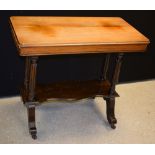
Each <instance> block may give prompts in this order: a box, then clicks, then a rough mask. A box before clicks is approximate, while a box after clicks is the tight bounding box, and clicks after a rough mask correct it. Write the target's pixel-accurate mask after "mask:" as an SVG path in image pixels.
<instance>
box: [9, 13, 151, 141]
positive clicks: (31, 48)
mask: <svg viewBox="0 0 155 155" xmlns="http://www.w3.org/2000/svg"><path fill="white" fill-rule="evenodd" d="M10 25H11V30H12V34H13V38H14V40H15V44H16V46H17V48H18V51H19V55H20V56H22V57H25V58H26V68H25V80H24V87H23V88H22V91H21V92H22V99H23V102H24V104H25V105H26V107H27V111H28V124H29V132H30V134H31V136H32V138H33V139H36V138H37V129H36V125H35V124H36V123H35V106H36V105H38V103H41V102H44V101H47V99H51V98H61V99H77V100H78V99H83V98H94V97H95V96H102V97H103V99H104V100H105V101H106V107H107V108H106V111H107V120H108V122H109V124H110V126H111V128H113V129H114V128H115V124H116V123H117V120H116V118H115V112H114V108H115V97H117V96H118V94H117V92H116V91H115V86H116V84H117V82H118V77H119V72H120V68H121V63H122V58H123V54H124V53H129V52H132V53H133V52H143V51H145V50H146V48H147V45H148V44H149V40H148V39H147V38H146V37H145V36H143V35H142V34H141V33H140V32H138V31H137V30H136V29H135V28H133V27H132V26H131V25H130V24H128V23H127V22H126V21H124V20H123V19H122V18H120V17H34V16H29V17H28V16H23V17H20V16H13V17H10ZM86 53H87V54H92V53H104V54H106V59H105V61H104V62H105V63H104V69H103V71H102V75H101V78H100V79H98V80H88V81H81V82H79V81H68V82H59V83H52V84H47V85H39V84H36V71H37V60H38V58H39V57H42V56H48V55H60V54H86ZM111 54H114V55H115V57H116V62H115V68H114V70H113V73H112V80H108V78H107V72H108V69H109V65H110V63H109V62H110V55H111ZM131 63H132V62H131Z"/></svg>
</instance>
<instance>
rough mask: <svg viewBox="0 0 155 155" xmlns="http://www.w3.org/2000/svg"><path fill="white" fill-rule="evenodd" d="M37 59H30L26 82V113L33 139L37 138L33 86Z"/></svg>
mask: <svg viewBox="0 0 155 155" xmlns="http://www.w3.org/2000/svg"><path fill="white" fill-rule="evenodd" d="M37 59H38V57H30V68H29V71H28V72H29V73H27V75H29V80H28V84H27V86H28V102H27V103H26V105H27V112H28V125H29V132H30V134H31V136H32V138H33V139H36V138H37V129H36V123H35V103H34V98H35V85H36V70H37Z"/></svg>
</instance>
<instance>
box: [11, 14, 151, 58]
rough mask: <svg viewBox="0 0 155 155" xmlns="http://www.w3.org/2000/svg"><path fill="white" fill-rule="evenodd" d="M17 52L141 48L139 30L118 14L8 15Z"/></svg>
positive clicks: (145, 41)
mask: <svg viewBox="0 0 155 155" xmlns="http://www.w3.org/2000/svg"><path fill="white" fill-rule="evenodd" d="M10 24H11V29H12V32H13V36H14V39H15V42H16V45H17V47H18V49H19V54H20V55H21V56H33V55H55V54H79V53H80V54H82V53H111V52H143V51H145V49H146V47H147V45H148V44H149V39H147V38H146V37H145V36H144V35H143V34H141V33H140V32H138V31H137V30H136V29H135V28H133V27H132V26H131V25H130V24H128V23H127V22H126V21H125V20H123V19H122V18H120V17H38V16H36V17H35V16H13V17H10Z"/></svg>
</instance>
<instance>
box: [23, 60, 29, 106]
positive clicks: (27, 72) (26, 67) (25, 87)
mask: <svg viewBox="0 0 155 155" xmlns="http://www.w3.org/2000/svg"><path fill="white" fill-rule="evenodd" d="M29 74H30V58H29V57H26V60H25V79H24V91H25V96H26V98H27V96H28V88H29V86H28V85H29V76H30V75H29ZM25 102H26V101H25V100H24V101H23V103H24V104H25Z"/></svg>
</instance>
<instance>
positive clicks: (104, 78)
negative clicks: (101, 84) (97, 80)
mask: <svg viewBox="0 0 155 155" xmlns="http://www.w3.org/2000/svg"><path fill="white" fill-rule="evenodd" d="M110 56H111V54H107V55H106V59H105V63H104V67H103V73H102V76H101V80H107V72H108V69H109V62H110Z"/></svg>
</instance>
